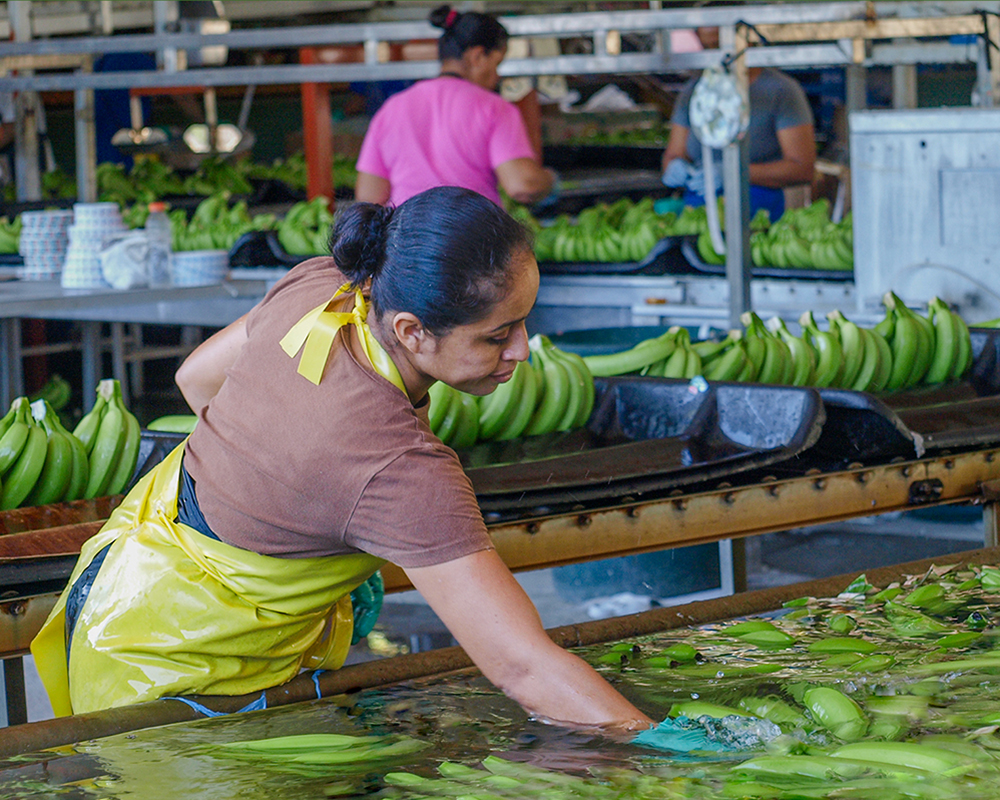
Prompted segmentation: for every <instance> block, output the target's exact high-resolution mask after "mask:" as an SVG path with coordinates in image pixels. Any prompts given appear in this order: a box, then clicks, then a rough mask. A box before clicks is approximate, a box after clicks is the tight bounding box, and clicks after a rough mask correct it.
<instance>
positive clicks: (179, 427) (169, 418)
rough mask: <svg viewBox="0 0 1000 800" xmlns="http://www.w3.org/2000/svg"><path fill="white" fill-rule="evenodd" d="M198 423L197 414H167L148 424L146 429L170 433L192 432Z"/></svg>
mask: <svg viewBox="0 0 1000 800" xmlns="http://www.w3.org/2000/svg"><path fill="white" fill-rule="evenodd" d="M197 424H198V415H197V414H165V415H164V416H162V417H157V418H156V419H154V420H152V421H151V422H150V423H149V424H148V425H147V426H146V430H148V431H164V432H168V433H191V431H193V430H194V426H195V425H197Z"/></svg>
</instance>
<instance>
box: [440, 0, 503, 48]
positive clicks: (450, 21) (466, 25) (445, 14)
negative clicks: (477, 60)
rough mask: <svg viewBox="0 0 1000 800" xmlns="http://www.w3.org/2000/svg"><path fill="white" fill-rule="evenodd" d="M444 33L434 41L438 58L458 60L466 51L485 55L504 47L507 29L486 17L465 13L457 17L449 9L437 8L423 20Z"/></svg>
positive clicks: (485, 15) (447, 7)
mask: <svg viewBox="0 0 1000 800" xmlns="http://www.w3.org/2000/svg"><path fill="white" fill-rule="evenodd" d="M427 19H428V21H429V22H430V23H431V25H433V26H434V27H435V28H441V29H443V30H444V33H442V34H441V38H440V39H438V58H440V59H441V60H442V61H443V60H444V59H446V58H461V57H462V54H463V53H464V52H465V51H466V50H468V49H469V48H470V47H482V48H483V50H485V51H486V52H487V53H490V52H493V51H494V50H499V49H501V48H502V47H506V46H507V29H506V28H505V27H504V26H503V25H501V24H500V23H499V22H497V21H496V19H495V18H494V17H491V16H489V15H488V14H480V13H478V12H476V11H469V12H466V13H464V14H460V13H459V12H457V11H455V10H454V9H453V8H452V7H451V6H438V7H437V8H435V9H434V10H433V11H432V12H431V13H430V16H429V17H428V18H427Z"/></svg>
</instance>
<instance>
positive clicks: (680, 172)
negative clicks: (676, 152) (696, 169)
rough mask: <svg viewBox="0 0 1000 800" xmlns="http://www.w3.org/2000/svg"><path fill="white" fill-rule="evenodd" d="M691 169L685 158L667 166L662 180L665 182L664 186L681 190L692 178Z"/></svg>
mask: <svg viewBox="0 0 1000 800" xmlns="http://www.w3.org/2000/svg"><path fill="white" fill-rule="evenodd" d="M691 169H692V168H691V165H690V164H689V163H688V162H687V161H685V160H684V159H683V158H675V159H674V160H673V161H671V162H670V163H669V164H667V169H666V171H665V172H664V173H663V177H662V178H660V180H661V181H663V185H664V186H669V187H671V188H674V189H679V188H680V187H681V186H686V185H687V182H688V178H690V177H691Z"/></svg>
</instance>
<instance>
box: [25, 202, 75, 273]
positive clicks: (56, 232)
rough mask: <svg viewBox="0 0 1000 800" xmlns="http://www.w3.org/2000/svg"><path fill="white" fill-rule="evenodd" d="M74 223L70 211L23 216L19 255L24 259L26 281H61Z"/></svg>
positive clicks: (30, 212)
mask: <svg viewBox="0 0 1000 800" xmlns="http://www.w3.org/2000/svg"><path fill="white" fill-rule="evenodd" d="M72 222H73V212H72V211H70V210H69V209H63V210H57V211H22V212H21V238H20V242H19V244H18V252H19V253H20V254H21V257H22V258H23V259H24V267H23V268H22V269H21V277H22V278H23V279H25V280H31V281H44V280H52V279H53V278H58V277H59V273H60V272H62V268H63V262H64V261H65V260H66V250H67V247H68V246H69V232H68V231H69V227H70V224H71V223H72Z"/></svg>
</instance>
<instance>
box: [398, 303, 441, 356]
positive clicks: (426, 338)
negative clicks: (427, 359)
mask: <svg viewBox="0 0 1000 800" xmlns="http://www.w3.org/2000/svg"><path fill="white" fill-rule="evenodd" d="M392 331H393V333H394V334H395V335H396V340H397V341H398V342H399V343H400V344H401V345H403V347H405V348H406V349H407V350H409V351H410V352H411V353H413V354H414V355H417V354H419V353H420V352H422V351H423V350H426V348H427V346H428V343H429V342H430V340H431V339H432V337H431V336H430V334H429V333H428V332H427V330H426V329H425V328H424V326H423V323H421V322H420V320H419V319H417V317H416V316H414V315H413V314H411V313H410V312H408V311H399V312H397V313H396V314H395V315H393V318H392Z"/></svg>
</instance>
